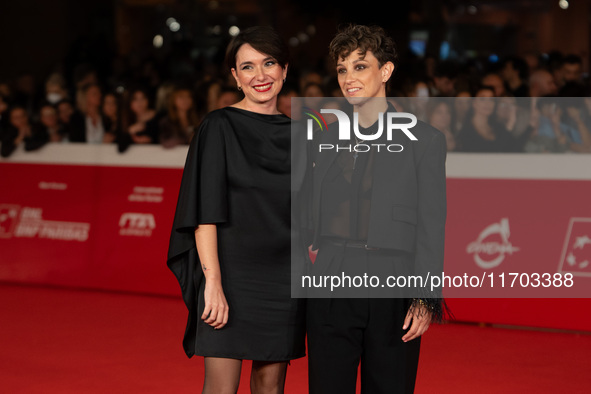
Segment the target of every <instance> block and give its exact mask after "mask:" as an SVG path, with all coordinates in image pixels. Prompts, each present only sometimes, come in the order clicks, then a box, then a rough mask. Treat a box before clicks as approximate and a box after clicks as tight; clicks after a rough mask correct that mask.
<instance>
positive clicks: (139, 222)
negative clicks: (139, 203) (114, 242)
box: [119, 212, 156, 237]
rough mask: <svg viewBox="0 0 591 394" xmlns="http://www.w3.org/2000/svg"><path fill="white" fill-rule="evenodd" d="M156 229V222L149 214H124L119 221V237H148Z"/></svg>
mask: <svg viewBox="0 0 591 394" xmlns="http://www.w3.org/2000/svg"><path fill="white" fill-rule="evenodd" d="M155 228H156V220H155V219H154V215H152V214H151V213H136V212H126V213H124V214H122V215H121V218H120V219H119V235H128V236H135V237H150V236H151V235H152V230H154V229H155Z"/></svg>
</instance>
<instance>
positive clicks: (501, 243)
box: [466, 218, 519, 269]
mask: <svg viewBox="0 0 591 394" xmlns="http://www.w3.org/2000/svg"><path fill="white" fill-rule="evenodd" d="M509 235H511V232H510V231H509V219H508V218H502V219H501V221H500V222H499V223H493V224H491V225H489V226H487V227H486V228H485V229H484V230H482V232H481V233H480V235H479V236H478V238H477V239H476V241H474V242H471V243H470V244H469V245H468V247H467V248H466V252H467V253H468V254H471V255H473V257H474V262H475V263H476V265H477V266H479V267H480V268H484V269H489V268H494V267H497V266H499V265H500V264H501V263H502V262H503V260H505V256H506V255H508V254H513V253H514V252H517V251H518V250H519V248H517V247H515V246H513V244H511V242H510V241H509Z"/></svg>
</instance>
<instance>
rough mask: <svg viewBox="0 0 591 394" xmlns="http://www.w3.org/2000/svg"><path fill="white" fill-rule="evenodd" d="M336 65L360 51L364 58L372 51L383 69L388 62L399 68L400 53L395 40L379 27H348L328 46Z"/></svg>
mask: <svg viewBox="0 0 591 394" xmlns="http://www.w3.org/2000/svg"><path fill="white" fill-rule="evenodd" d="M328 48H329V51H330V56H331V57H332V59H333V60H334V62H335V63H337V62H338V61H339V59H344V58H346V57H347V56H349V55H350V54H351V52H353V51H355V50H358V51H359V52H361V54H362V56H365V53H366V52H367V51H371V53H373V55H374V56H375V57H376V59H378V64H379V65H380V67H382V66H383V65H384V64H386V63H387V62H392V63H393V64H394V66H395V67H394V69H396V68H397V67H396V66H397V65H398V64H397V62H398V52H397V51H396V45H395V43H394V40H393V39H392V38H391V37H390V36H388V35H387V34H386V32H385V31H384V29H382V28H381V27H379V26H364V25H348V26H346V27H344V28H341V29H340V30H339V32H338V33H337V35H336V36H335V37H334V38H333V39H332V41H331V43H330V45H329V46H328Z"/></svg>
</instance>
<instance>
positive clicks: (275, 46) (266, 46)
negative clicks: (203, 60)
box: [226, 26, 289, 70]
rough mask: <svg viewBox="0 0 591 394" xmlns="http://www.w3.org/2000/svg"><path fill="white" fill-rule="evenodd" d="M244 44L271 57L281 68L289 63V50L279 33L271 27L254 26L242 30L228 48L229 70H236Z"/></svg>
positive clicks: (227, 63)
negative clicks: (239, 52)
mask: <svg viewBox="0 0 591 394" xmlns="http://www.w3.org/2000/svg"><path fill="white" fill-rule="evenodd" d="M244 44H249V45H250V46H251V47H253V48H254V49H256V50H257V51H259V52H260V53H264V54H265V55H269V56H271V57H272V58H273V59H275V60H276V61H277V63H278V64H279V65H280V66H281V68H285V66H286V65H287V63H289V49H288V48H287V45H286V44H285V42H283V40H282V39H281V37H280V36H279V34H278V33H277V31H275V29H273V28H272V27H270V26H253V27H249V28H248V29H245V30H242V31H241V32H240V33H238V35H237V36H236V37H234V38H233V39H232V41H230V43H229V44H228V48H226V65H227V67H228V69H229V70H230V69H232V68H236V55H237V54H238V50H239V49H240V47H241V46H242V45H244Z"/></svg>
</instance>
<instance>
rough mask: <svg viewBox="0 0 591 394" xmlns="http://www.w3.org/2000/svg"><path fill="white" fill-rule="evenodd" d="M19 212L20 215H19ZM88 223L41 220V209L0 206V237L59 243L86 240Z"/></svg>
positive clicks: (88, 231)
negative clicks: (38, 239)
mask: <svg viewBox="0 0 591 394" xmlns="http://www.w3.org/2000/svg"><path fill="white" fill-rule="evenodd" d="M19 211H20V215H19ZM89 233H90V223H80V222H62V221H56V220H45V219H43V209H42V208H33V207H22V209H21V208H20V207H19V206H18V205H7V204H3V205H0V237H2V238H10V237H17V238H35V237H37V238H45V239H56V240H60V241H80V242H84V241H86V240H87V239H88V234H89Z"/></svg>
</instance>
